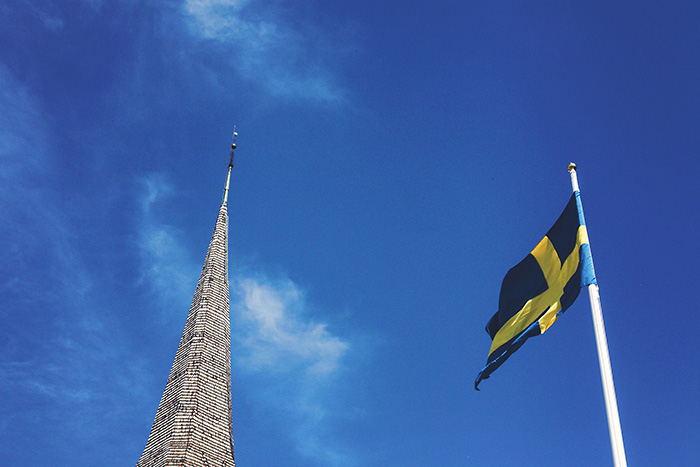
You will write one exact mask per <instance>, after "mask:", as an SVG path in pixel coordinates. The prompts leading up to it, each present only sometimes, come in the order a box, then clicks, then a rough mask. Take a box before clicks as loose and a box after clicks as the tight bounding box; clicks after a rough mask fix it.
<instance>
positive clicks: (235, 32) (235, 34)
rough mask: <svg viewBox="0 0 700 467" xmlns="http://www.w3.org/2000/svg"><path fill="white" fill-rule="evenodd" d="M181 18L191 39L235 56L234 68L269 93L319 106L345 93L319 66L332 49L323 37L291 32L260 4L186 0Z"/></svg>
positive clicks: (340, 98)
mask: <svg viewBox="0 0 700 467" xmlns="http://www.w3.org/2000/svg"><path fill="white" fill-rule="evenodd" d="M184 13H185V15H186V18H188V20H189V27H190V30H191V32H192V33H193V34H194V35H195V36H197V37H199V38H201V39H203V40H213V41H216V42H218V43H220V44H224V45H225V46H227V47H228V48H229V50H230V51H232V52H233V53H234V54H235V57H236V60H235V63H233V64H232V66H233V67H234V69H235V70H237V71H238V72H240V73H241V74H242V75H243V76H244V77H245V78H247V79H250V80H253V81H255V82H258V83H261V84H262V85H263V86H264V87H265V88H266V89H267V91H268V92H270V93H271V94H273V95H276V96H280V97H292V98H304V99H309V100H314V101H318V102H325V103H338V102H342V101H344V100H345V94H346V93H345V91H344V90H343V89H342V88H341V87H340V86H339V85H338V84H337V83H336V80H335V79H334V77H333V74H332V73H331V72H330V71H329V70H328V68H327V66H325V65H324V63H325V62H326V61H328V60H331V58H332V56H331V54H330V52H328V51H330V50H332V49H333V48H332V47H330V46H328V45H326V44H324V41H325V39H324V38H323V36H322V35H321V34H304V33H303V32H301V31H298V30H295V29H293V28H292V27H291V25H290V24H288V22H285V21H284V19H283V18H282V16H281V15H280V14H278V13H276V12H275V10H274V9H271V8H269V7H268V6H266V5H265V4H264V3H263V2H260V1H257V0H187V1H186V2H185V5H184ZM336 50H337V48H336Z"/></svg>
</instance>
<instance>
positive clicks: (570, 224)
mask: <svg viewBox="0 0 700 467" xmlns="http://www.w3.org/2000/svg"><path fill="white" fill-rule="evenodd" d="M595 283H596V280H595V272H594V270H593V261H592V259H591V250H590V246H589V244H588V234H587V232H586V222H585V219H584V217H583V209H582V207H581V197H580V193H579V192H578V191H576V192H574V194H573V195H572V196H571V199H569V202H568V204H567V205H566V208H564V212H562V214H561V216H559V219H557V221H556V222H555V223H554V226H552V228H551V229H549V232H547V235H545V237H544V238H543V239H542V240H541V241H540V242H539V243H538V244H537V246H536V247H535V249H534V250H532V252H530V254H529V255H527V256H526V257H525V259H523V260H522V261H521V262H520V263H518V264H517V265H515V266H514V267H513V268H511V269H510V270H509V271H508V273H507V274H506V276H505V278H504V279H503V284H502V285H501V294H500V297H499V300H498V311H497V312H496V314H495V315H493V317H492V318H491V319H490V320H489V322H488V324H487V325H486V332H487V333H488V334H489V336H490V337H491V340H492V344H491V350H490V351H489V355H488V358H487V361H486V367H484V369H483V370H481V372H480V373H479V375H478V376H477V378H476V381H475V382H474V388H475V389H476V390H477V391H478V390H479V383H480V382H481V380H483V379H487V378H488V377H489V376H490V375H491V373H493V371H494V370H496V368H498V367H499V366H501V365H502V364H503V362H505V361H506V360H507V359H508V357H510V356H511V355H512V354H513V353H514V352H515V351H516V350H518V349H519V348H520V347H521V346H522V345H523V344H524V343H525V341H526V340H527V339H528V338H530V337H534V336H539V335H540V334H543V333H544V332H545V331H546V330H547V329H548V328H549V327H550V326H551V325H552V324H553V323H554V321H556V319H557V318H558V317H559V316H560V315H561V314H562V313H564V311H566V309H567V308H569V306H571V304H573V303H574V300H576V297H578V294H579V292H580V291H581V287H582V286H584V285H588V284H595Z"/></svg>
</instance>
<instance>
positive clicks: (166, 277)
mask: <svg viewBox="0 0 700 467" xmlns="http://www.w3.org/2000/svg"><path fill="white" fill-rule="evenodd" d="M138 183H139V186H140V193H141V194H140V197H139V202H140V206H141V218H140V223H139V230H138V247H139V251H140V253H141V260H142V261H141V265H142V268H141V275H140V277H139V278H138V283H139V285H143V286H147V287H149V288H150V289H151V290H152V291H153V292H154V293H156V295H157V297H158V298H159V300H160V301H161V303H162V305H163V306H162V307H161V309H163V310H169V309H178V306H179V305H181V304H182V303H187V302H188V301H189V300H190V299H191V298H192V297H189V295H191V294H192V292H193V291H194V289H193V287H194V284H195V283H196V279H197V277H198V276H197V274H198V267H197V265H196V262H195V261H194V260H193V259H192V258H191V256H190V255H189V253H188V251H187V249H186V248H185V247H184V246H183V242H182V240H181V237H180V233H179V232H177V231H176V229H175V228H174V227H173V226H171V225H169V224H167V223H165V222H162V221H161V220H160V216H159V215H158V212H157V208H158V207H159V203H162V202H163V201H164V200H166V199H168V198H169V197H170V196H171V195H172V191H173V190H172V187H171V185H170V183H169V182H168V180H167V179H166V178H165V176H163V175H162V174H149V175H146V176H143V177H141V178H140V179H139V180H138ZM200 267H201V266H200ZM188 297H189V298H188ZM178 316H179V315H178ZM163 318H165V317H163Z"/></svg>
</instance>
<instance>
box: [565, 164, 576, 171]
mask: <svg viewBox="0 0 700 467" xmlns="http://www.w3.org/2000/svg"><path fill="white" fill-rule="evenodd" d="M567 170H568V171H569V172H571V171H572V170H576V164H574V163H573V162H570V163H569V167H567Z"/></svg>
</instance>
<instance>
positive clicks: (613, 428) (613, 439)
mask: <svg viewBox="0 0 700 467" xmlns="http://www.w3.org/2000/svg"><path fill="white" fill-rule="evenodd" d="M568 170H569V175H571V187H572V188H573V190H574V193H576V192H577V191H579V188H578V178H577V176H576V164H574V163H573V162H572V163H571V164H569V168H568ZM581 210H583V209H582V208H581ZM589 246H590V243H589ZM592 262H593V259H592V258H591V263H592ZM588 297H589V298H590V302H591V314H592V315H593V329H594V330H595V341H596V347H597V348H598V363H599V364H600V377H601V379H602V381H603V394H604V397H605V410H606V412H607V414H608V429H609V430H610V444H611V446H612V452H613V461H614V463H615V467H627V459H626V457H625V446H624V444H623V442H622V427H621V426H620V414H619V413H618V411H617V398H616V397H615V385H614V384H613V376H612V367H611V365H610V353H609V352H608V340H607V337H606V336H605V324H604V323H603V308H602V306H601V304H600V292H599V290H598V284H589V285H588Z"/></svg>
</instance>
